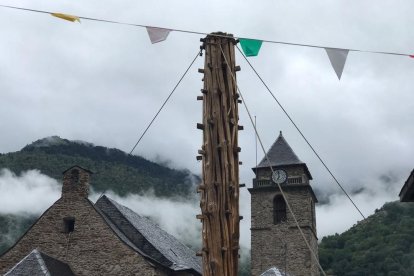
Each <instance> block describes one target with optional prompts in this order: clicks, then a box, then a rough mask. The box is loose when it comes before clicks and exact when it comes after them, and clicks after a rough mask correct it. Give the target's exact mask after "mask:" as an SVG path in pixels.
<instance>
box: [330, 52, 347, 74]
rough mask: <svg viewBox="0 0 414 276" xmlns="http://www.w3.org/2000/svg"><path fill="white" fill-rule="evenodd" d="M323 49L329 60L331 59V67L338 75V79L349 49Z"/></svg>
mask: <svg viewBox="0 0 414 276" xmlns="http://www.w3.org/2000/svg"><path fill="white" fill-rule="evenodd" d="M325 50H326V53H327V54H328V57H329V60H330V61H331V64H332V67H333V69H334V70H335V72H336V75H337V76H338V79H341V76H342V71H344V66H345V62H346V58H347V56H348V53H349V50H346V49H336V48H325Z"/></svg>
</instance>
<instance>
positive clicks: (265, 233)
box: [249, 135, 319, 276]
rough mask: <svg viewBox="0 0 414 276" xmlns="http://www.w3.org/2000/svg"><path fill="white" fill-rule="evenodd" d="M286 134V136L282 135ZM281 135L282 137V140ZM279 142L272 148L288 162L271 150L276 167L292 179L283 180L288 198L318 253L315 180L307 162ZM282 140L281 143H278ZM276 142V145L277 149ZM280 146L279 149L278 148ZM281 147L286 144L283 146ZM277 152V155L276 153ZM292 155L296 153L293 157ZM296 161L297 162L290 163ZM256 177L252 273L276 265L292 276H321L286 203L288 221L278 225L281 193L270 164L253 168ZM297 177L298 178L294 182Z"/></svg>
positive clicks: (252, 214)
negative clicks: (312, 181) (276, 216)
mask: <svg viewBox="0 0 414 276" xmlns="http://www.w3.org/2000/svg"><path fill="white" fill-rule="evenodd" d="M280 137H282V135H280ZM280 137H279V139H280ZM279 139H278V141H276V142H275V144H274V146H273V147H272V149H271V150H270V151H272V150H273V151H276V152H277V153H279V155H282V154H283V157H284V160H287V161H286V163H288V164H286V165H284V164H280V162H279V163H278V160H277V155H276V154H275V152H273V153H272V152H270V153H268V156H272V157H273V158H274V160H271V163H274V164H278V165H277V166H272V167H273V169H274V170H276V169H283V170H284V171H285V172H286V173H287V175H288V180H287V181H286V182H285V183H283V184H282V185H281V186H282V190H283V192H284V193H285V195H286V197H287V201H288V202H289V204H290V206H291V208H292V211H293V213H294V214H295V216H296V218H297V220H298V223H299V225H300V228H301V229H302V231H303V232H304V235H305V236H306V239H307V241H308V242H309V244H310V246H311V248H312V250H313V251H314V252H315V253H316V254H317V252H318V243H317V241H318V240H317V235H316V218H315V203H316V202H317V199H316V197H315V195H314V193H313V190H312V188H311V186H310V185H309V180H310V179H312V177H311V175H310V173H309V171H308V168H307V166H306V164H304V163H302V162H301V161H300V160H299V159H298V158H297V156H296V155H295V154H294V153H293V151H292V150H291V148H290V147H289V146H288V145H287V143H286V141H285V140H284V139H283V137H282V139H283V141H279ZM278 142H281V143H279V145H278V144H277V143H278ZM275 145H276V148H275ZM278 147H279V148H278ZM280 147H285V148H282V149H280ZM272 154H273V155H272ZM289 154H291V155H292V156H291V157H290V158H289ZM290 160H293V161H295V160H296V161H295V162H293V161H292V162H288V161H290ZM253 170H254V171H255V173H256V178H255V179H254V180H253V188H250V189H249V192H250V193H251V208H252V209H251V269H252V276H259V275H260V274H261V273H263V272H264V271H266V270H267V269H269V268H271V267H274V266H276V267H277V268H278V269H281V270H282V271H286V272H287V273H288V274H289V275H292V276H316V275H318V276H319V269H318V266H317V261H316V260H315V259H314V258H313V257H312V256H311V252H310V251H309V249H308V247H307V246H306V243H305V241H304V240H303V238H302V236H301V234H300V232H299V230H298V228H297V226H296V224H295V222H294V219H293V217H292V215H291V214H290V212H289V210H288V208H287V206H286V221H282V222H280V223H276V224H274V220H273V214H274V210H273V208H274V206H273V200H274V198H275V197H276V196H278V195H280V194H281V192H280V190H279V188H278V186H277V184H276V183H274V182H273V181H272V180H271V173H272V172H271V169H270V167H266V166H261V167H260V165H259V166H258V167H256V168H254V169H253ZM292 180H294V181H292Z"/></svg>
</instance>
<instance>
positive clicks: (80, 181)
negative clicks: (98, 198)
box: [0, 167, 166, 276]
mask: <svg viewBox="0 0 414 276" xmlns="http://www.w3.org/2000/svg"><path fill="white" fill-rule="evenodd" d="M88 182H89V172H88V171H87V170H84V169H82V168H80V167H73V168H71V169H69V170H68V171H66V172H65V173H64V181H63V187H62V197H61V198H60V199H59V200H57V201H56V202H55V203H54V204H53V205H52V206H51V207H50V208H49V209H48V210H47V211H46V212H45V213H44V214H43V215H42V216H41V217H40V218H39V220H38V221H37V222H36V223H35V224H34V225H33V226H32V227H31V228H30V229H29V230H28V231H27V232H26V234H25V235H24V236H23V237H21V239H20V240H19V241H18V242H17V243H16V244H15V245H14V246H13V247H12V248H11V249H9V250H8V251H7V252H6V253H5V254H4V255H2V256H1V257H0V274H3V273H5V272H7V271H8V270H9V269H10V268H11V267H13V266H14V265H15V264H16V263H17V262H19V261H20V260H21V259H22V258H23V257H25V256H26V255H27V254H29V253H30V252H31V251H32V250H33V249H35V248H37V249H38V250H40V251H42V252H44V253H46V254H48V255H50V256H51V257H54V258H56V259H58V260H61V261H63V262H66V263H67V264H69V265H70V267H71V269H72V270H73V271H74V273H75V274H76V275H151V276H152V275H160V276H161V275H166V272H165V271H163V270H162V268H159V267H157V266H156V265H155V264H153V263H151V262H150V261H149V260H147V259H146V258H144V257H143V256H142V255H140V254H138V253H136V252H135V251H134V250H132V249H131V248H130V247H129V246H128V245H126V244H125V243H123V242H122V241H121V240H120V239H119V238H118V237H117V236H116V234H115V233H114V232H113V230H112V229H111V228H110V227H109V226H108V225H107V223H105V221H104V219H103V218H102V216H101V215H100V214H99V213H98V211H97V210H96V209H95V208H94V206H93V204H92V203H91V202H90V201H89V200H88V198H87V196H88V189H89V184H88ZM68 218H70V219H74V231H72V232H67V229H65V227H66V226H65V219H68Z"/></svg>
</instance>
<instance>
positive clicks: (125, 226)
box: [95, 196, 202, 275]
mask: <svg viewBox="0 0 414 276" xmlns="http://www.w3.org/2000/svg"><path fill="white" fill-rule="evenodd" d="M95 208H96V209H97V210H98V211H99V212H100V213H101V214H102V215H103V217H104V218H105V219H106V220H107V222H108V224H109V226H110V227H111V228H112V229H113V230H114V232H115V233H116V234H117V235H118V237H119V238H120V239H121V240H122V241H124V242H125V243H126V244H128V245H129V246H130V247H132V248H133V249H134V250H136V251H137V252H138V253H140V254H143V255H144V256H146V257H149V258H150V259H152V260H154V261H156V262H157V263H160V264H162V265H163V266H165V267H167V268H169V269H171V270H173V271H191V272H193V273H195V274H197V275H201V274H202V268H201V258H199V257H196V254H195V252H194V251H193V250H191V249H190V248H188V247H187V246H185V245H184V244H182V243H181V242H179V241H178V240H177V239H176V238H175V237H174V236H172V235H170V234H168V233H167V232H165V231H164V230H162V229H161V228H159V227H158V226H157V225H156V224H154V223H153V222H152V221H151V220H149V219H148V218H146V217H142V216H140V215H138V214H137V213H135V212H134V211H132V210H131V209H129V208H127V207H125V206H123V205H121V204H119V203H117V202H116V201H114V200H112V199H110V198H108V197H107V196H102V197H101V198H100V199H99V200H98V201H97V202H96V203H95Z"/></svg>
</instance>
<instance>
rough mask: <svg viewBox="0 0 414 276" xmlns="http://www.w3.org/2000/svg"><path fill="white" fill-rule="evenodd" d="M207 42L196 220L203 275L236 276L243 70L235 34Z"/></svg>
mask: <svg viewBox="0 0 414 276" xmlns="http://www.w3.org/2000/svg"><path fill="white" fill-rule="evenodd" d="M215 34H220V35H227V34H223V33H215ZM227 36H229V35H227ZM202 41H203V46H202V47H204V49H205V64H204V69H199V72H201V73H204V87H203V89H202V90H201V91H202V95H203V96H202V100H203V123H202V124H198V125H197V127H198V128H199V129H202V130H203V145H202V149H201V150H199V154H200V156H199V157H198V158H197V159H199V160H200V159H201V160H202V167H203V182H202V184H201V185H200V187H199V192H200V193H201V200H200V208H201V213H202V214H201V215H198V216H197V217H198V218H199V219H201V220H202V224H203V227H202V239H203V250H202V252H201V255H202V257H203V275H204V276H236V275H237V272H238V259H239V237H240V230H239V228H240V226H239V225H240V218H241V217H240V216H239V152H240V148H239V147H238V129H239V125H238V121H239V116H238V94H237V89H236V83H235V78H233V76H235V71H236V70H239V68H236V67H235V54H234V45H235V44H236V41H235V39H233V38H232V36H231V35H230V36H229V37H217V36H214V35H208V36H207V37H206V38H205V39H203V40H202ZM223 53H224V55H223ZM226 60H227V62H228V65H227V63H226ZM232 75H233V76H232ZM198 99H201V97H198ZM241 128H242V127H240V129H241Z"/></svg>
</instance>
